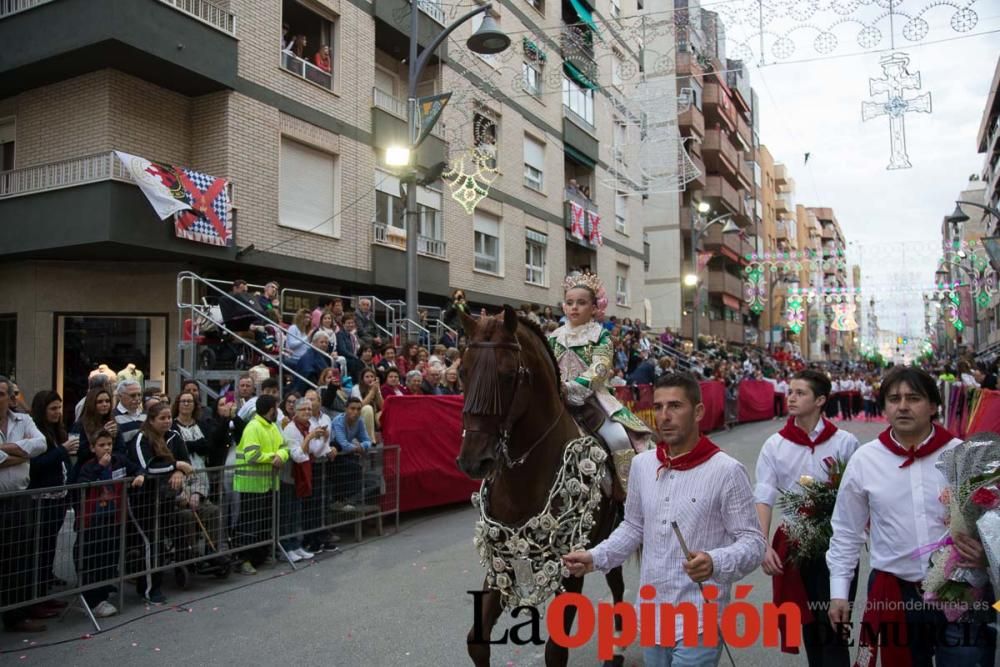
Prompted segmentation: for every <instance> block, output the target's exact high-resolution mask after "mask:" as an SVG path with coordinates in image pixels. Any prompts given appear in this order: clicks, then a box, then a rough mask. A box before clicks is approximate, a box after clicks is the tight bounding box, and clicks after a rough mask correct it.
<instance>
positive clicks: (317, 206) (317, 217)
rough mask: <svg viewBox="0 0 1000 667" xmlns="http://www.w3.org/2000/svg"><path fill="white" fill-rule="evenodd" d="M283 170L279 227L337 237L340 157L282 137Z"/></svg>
mask: <svg viewBox="0 0 1000 667" xmlns="http://www.w3.org/2000/svg"><path fill="white" fill-rule="evenodd" d="M280 170H281V171H280V184H279V187H278V220H279V224H281V225H282V226H284V227H292V228H294V229H301V230H304V231H307V232H314V233H316V234H326V235H329V236H336V235H337V230H338V229H339V224H338V222H337V220H336V219H335V215H334V214H335V201H336V196H335V193H336V190H337V182H336V180H337V179H336V174H337V158H336V156H334V155H331V154H330V153H324V152H323V151H320V150H317V149H315V148H312V147H311V146H306V145H305V144H301V143H299V142H297V141H293V140H292V139H289V138H288V137H282V138H281V164H280Z"/></svg>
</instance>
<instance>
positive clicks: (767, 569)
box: [762, 547, 785, 577]
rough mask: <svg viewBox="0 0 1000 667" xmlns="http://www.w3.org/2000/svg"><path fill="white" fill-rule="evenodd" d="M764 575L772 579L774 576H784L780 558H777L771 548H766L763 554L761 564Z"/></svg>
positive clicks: (775, 552)
mask: <svg viewBox="0 0 1000 667" xmlns="http://www.w3.org/2000/svg"><path fill="white" fill-rule="evenodd" d="M762 567H763V570H764V574H766V575H769V576H771V577H773V576H774V575H776V574H784V573H785V570H784V568H783V567H782V563H781V558H780V557H779V556H778V552H777V551H775V550H774V549H772V548H771V547H768V548H767V553H765V554H764V563H763V566H762Z"/></svg>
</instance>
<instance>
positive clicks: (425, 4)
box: [417, 0, 448, 25]
mask: <svg viewBox="0 0 1000 667" xmlns="http://www.w3.org/2000/svg"><path fill="white" fill-rule="evenodd" d="M417 7H420V11H422V12H423V13H424V14H427V16H430V17H431V18H432V19H434V20H435V21H437V22H438V23H440V24H441V25H445V23H446V22H447V20H448V19H447V17H446V16H445V13H444V10H443V9H442V8H441V5H440V4H438V3H437V2H436V1H435V0H417Z"/></svg>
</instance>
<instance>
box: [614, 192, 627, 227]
mask: <svg viewBox="0 0 1000 667" xmlns="http://www.w3.org/2000/svg"><path fill="white" fill-rule="evenodd" d="M615 229H616V230H618V231H619V232H621V233H622V234H625V233H626V232H627V231H628V199H627V197H626V195H625V193H624V192H616V193H615Z"/></svg>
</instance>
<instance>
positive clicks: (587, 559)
mask: <svg viewBox="0 0 1000 667" xmlns="http://www.w3.org/2000/svg"><path fill="white" fill-rule="evenodd" d="M562 562H563V565H565V566H566V567H568V568H569V573H570V574H572V575H573V576H574V577H582V576H583V575H585V574H587V573H588V572H593V571H594V557H593V556H591V555H590V552H589V551H573V552H571V553H568V554H566V555H565V556H563V557H562Z"/></svg>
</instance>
